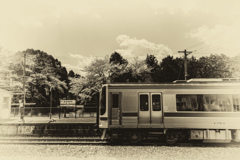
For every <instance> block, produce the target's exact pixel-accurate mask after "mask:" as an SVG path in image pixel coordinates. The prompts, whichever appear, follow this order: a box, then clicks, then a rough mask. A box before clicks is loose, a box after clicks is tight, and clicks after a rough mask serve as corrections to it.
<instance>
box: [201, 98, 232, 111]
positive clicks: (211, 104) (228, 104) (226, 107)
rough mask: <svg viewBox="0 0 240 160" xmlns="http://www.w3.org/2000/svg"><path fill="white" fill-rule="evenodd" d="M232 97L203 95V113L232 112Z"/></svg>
mask: <svg viewBox="0 0 240 160" xmlns="http://www.w3.org/2000/svg"><path fill="white" fill-rule="evenodd" d="M232 99H233V98H232V95H224V94H222V95H203V103H204V110H205V111H220V112H230V111H232V107H233V103H232Z"/></svg>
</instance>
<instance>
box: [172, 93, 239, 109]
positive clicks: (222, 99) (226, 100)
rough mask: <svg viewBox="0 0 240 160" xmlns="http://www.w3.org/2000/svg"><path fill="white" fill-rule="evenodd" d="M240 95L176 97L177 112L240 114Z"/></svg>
mask: <svg viewBox="0 0 240 160" xmlns="http://www.w3.org/2000/svg"><path fill="white" fill-rule="evenodd" d="M239 99H240V95H226V94H205V95H176V105H177V111H218V112H231V111H234V112H239V111H240V108H239V105H240V104H239V103H240V100H239Z"/></svg>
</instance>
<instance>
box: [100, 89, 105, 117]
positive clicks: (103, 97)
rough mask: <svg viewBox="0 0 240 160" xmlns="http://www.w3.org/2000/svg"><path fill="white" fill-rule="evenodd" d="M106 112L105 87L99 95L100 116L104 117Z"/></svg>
mask: <svg viewBox="0 0 240 160" xmlns="http://www.w3.org/2000/svg"><path fill="white" fill-rule="evenodd" d="M105 112H106V87H103V88H102V92H101V94H100V115H104V113H105Z"/></svg>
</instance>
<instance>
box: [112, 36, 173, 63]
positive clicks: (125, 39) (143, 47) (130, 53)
mask: <svg viewBox="0 0 240 160" xmlns="http://www.w3.org/2000/svg"><path fill="white" fill-rule="evenodd" d="M116 41H117V43H118V44H119V46H120V47H121V48H120V49H116V52H119V53H120V54H121V55H122V56H123V57H124V58H126V59H128V60H132V59H133V58H134V57H139V58H140V59H145V58H146V56H147V54H149V55H154V56H155V57H156V58H157V59H158V60H159V61H160V60H161V59H162V58H164V57H166V56H167V55H172V54H173V52H172V50H171V49H170V48H168V47H167V46H165V45H163V44H155V43H152V42H149V41H147V40H146V39H137V38H135V37H134V38H130V37H129V36H127V35H119V36H118V37H117V38H116Z"/></svg>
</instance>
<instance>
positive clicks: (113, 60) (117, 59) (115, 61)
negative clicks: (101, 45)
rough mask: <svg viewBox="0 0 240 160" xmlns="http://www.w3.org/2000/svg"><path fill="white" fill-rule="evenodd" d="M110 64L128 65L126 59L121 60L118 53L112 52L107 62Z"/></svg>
mask: <svg viewBox="0 0 240 160" xmlns="http://www.w3.org/2000/svg"><path fill="white" fill-rule="evenodd" d="M109 63H110V64H120V65H122V64H128V61H127V60H126V59H123V57H122V56H121V54H120V53H117V52H114V53H112V54H111V56H110V60H109Z"/></svg>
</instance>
